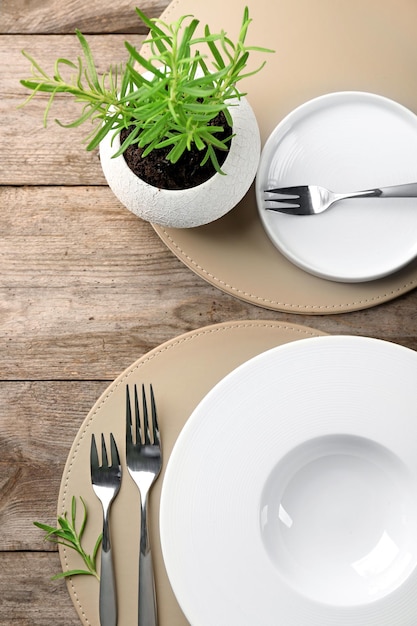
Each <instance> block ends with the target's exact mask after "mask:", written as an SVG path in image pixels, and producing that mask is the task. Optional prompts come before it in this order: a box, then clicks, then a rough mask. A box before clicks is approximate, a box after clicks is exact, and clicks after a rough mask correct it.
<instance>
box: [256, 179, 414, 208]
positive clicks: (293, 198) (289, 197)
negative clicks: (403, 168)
mask: <svg viewBox="0 0 417 626" xmlns="http://www.w3.org/2000/svg"><path fill="white" fill-rule="evenodd" d="M264 193H267V194H274V195H279V196H280V197H278V198H277V197H266V198H265V202H274V203H275V202H276V203H277V204H276V205H275V206H266V207H265V208H266V209H267V210H269V211H278V212H280V213H288V214H290V215H317V214H318V213H323V211H327V209H329V208H330V207H331V206H332V204H334V203H335V202H339V200H346V199H347V198H360V197H374V198H415V197H417V183H408V184H406V185H394V186H391V187H379V188H375V189H365V190H363V191H353V192H351V193H334V192H333V191H330V190H329V189H326V188H325V187H320V186H319V185H300V186H298V187H297V186H295V187H278V188H276V189H266V190H265V192H264Z"/></svg>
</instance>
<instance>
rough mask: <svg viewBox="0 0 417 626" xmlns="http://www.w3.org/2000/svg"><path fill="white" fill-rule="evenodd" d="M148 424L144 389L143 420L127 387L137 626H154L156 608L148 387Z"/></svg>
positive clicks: (154, 457) (155, 458)
mask: <svg viewBox="0 0 417 626" xmlns="http://www.w3.org/2000/svg"><path fill="white" fill-rule="evenodd" d="M150 403H151V417H152V420H151V423H150V422H149V419H148V406H147V401H146V394H145V387H144V385H142V420H143V425H142V424H141V416H140V410H139V400H138V391H137V387H136V385H135V387H134V412H135V418H134V422H133V421H132V409H131V404H130V394H129V386H128V385H127V386H126V464H127V468H128V470H129V474H130V475H131V477H132V478H133V480H134V482H135V483H136V486H137V487H138V489H139V495H140V503H141V524H140V551H139V606H138V625H139V626H157V624H158V617H157V606H156V593H155V579H154V573H153V564H152V552H151V546H150V541H149V530H148V510H147V509H148V494H149V491H150V489H151V487H152V485H153V484H154V482H155V480H156V479H157V477H158V475H159V473H160V471H161V467H162V452H161V439H160V434H159V427H158V421H157V415H156V405H155V398H154V393H153V389H152V385H150Z"/></svg>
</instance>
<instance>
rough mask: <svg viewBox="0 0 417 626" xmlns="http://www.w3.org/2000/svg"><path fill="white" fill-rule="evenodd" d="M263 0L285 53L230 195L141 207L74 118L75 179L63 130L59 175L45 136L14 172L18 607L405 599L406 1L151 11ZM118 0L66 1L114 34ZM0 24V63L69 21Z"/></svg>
mask: <svg viewBox="0 0 417 626" xmlns="http://www.w3.org/2000/svg"><path fill="white" fill-rule="evenodd" d="M246 5H248V7H249V11H250V17H251V29H252V31H251V35H250V40H251V41H249V44H251V42H252V40H253V42H254V45H255V43H256V44H260V45H262V46H264V47H265V49H268V51H270V50H272V49H273V50H274V52H273V53H272V54H270V55H268V58H267V60H266V64H265V66H264V67H263V68H262V72H259V73H255V74H254V75H252V76H250V81H251V83H250V85H249V79H248V95H247V98H248V102H249V103H250V105H251V107H252V109H253V111H254V113H255V115H256V119H257V122H258V125H259V131H260V140H261V149H260V153H259V165H258V169H257V172H256V176H255V179H254V181H253V184H252V186H251V187H250V189H249V191H248V192H247V194H246V195H245V196H244V198H243V199H242V200H241V201H239V202H238V203H237V205H236V206H235V207H234V208H233V209H232V210H231V211H230V212H228V213H227V214H225V215H223V216H222V217H220V218H219V219H216V220H214V221H213V222H211V223H208V224H204V225H201V226H197V227H191V228H175V227H174V228H171V227H166V226H163V225H158V224H156V223H153V222H152V220H151V221H150V222H147V221H142V220H141V219H140V218H138V217H137V216H135V215H132V214H131V213H130V212H129V211H126V208H125V207H123V206H121V205H120V204H119V203H118V201H117V199H116V198H114V196H112V195H111V193H110V190H109V189H108V187H107V184H106V181H105V179H104V177H103V175H102V173H101V172H100V169H99V162H98V154H97V153H96V154H95V155H94V154H93V155H92V156H89V157H85V156H80V157H79V159H78V157H77V156H75V155H76V152H75V150H74V151H73V149H72V146H70V145H69V141H68V140H63V139H62V136H61V135H60V134H58V135H57V136H56V137H57V138H56V139H54V133H52V139H51V140H48V141H49V142H50V145H53V142H54V141H56V142H57V143H56V144H55V145H57V144H58V143H60V142H61V141H64V142H65V141H67V144H66V145H67V147H68V146H69V152H68V156H67V157H66V158H67V161H68V162H70V161H71V160H73V162H74V168H75V171H77V172H78V174H77V176H78V178H77V177H76V176H75V177H74V178H73V179H71V178H70V180H71V182H65V178H62V176H63V174H62V171H59V170H60V167H59V163H60V161H59V159H60V158H61V156H56V155H54V154H53V152H54V151H53V150H52V151H51V154H52V156H51V157H48V159H49V158H50V159H55V158H57V159H58V160H57V161H52V162H51V163H52V165H50V166H49V169H50V170H51V172H53V171H54V170H55V171H56V172H57V174H52V178H51V179H50V182H49V183H45V182H43V181H44V180H45V179H44V165H43V164H42V159H39V164H38V165H37V166H35V177H34V178H33V179H31V178H30V177H31V176H33V174H28V173H27V171H26V169H25V167H26V165H25V161H24V160H23V161H22V162H23V165H22V166H21V169H20V170H19V168H17V167H15V173H14V174H13V176H14V178H13V177H12V174H11V173H7V172H6V170H4V172H3V180H2V187H1V190H2V191H3V193H4V196H3V197H4V198H5V199H6V200H8V202H7V212H6V217H4V218H3V219H4V220H5V221H4V226H5V230H4V232H5V236H4V241H3V243H2V245H3V251H1V250H0V252H1V254H2V258H3V259H4V263H5V271H4V273H3V278H2V281H3V286H2V289H3V294H4V307H5V317H4V320H3V321H2V322H1V327H2V329H3V330H2V331H0V334H1V336H2V337H3V346H4V348H5V349H4V350H3V353H4V356H3V374H2V380H1V381H0V389H3V392H2V393H3V400H4V401H3V406H4V408H3V411H4V414H3V418H2V425H1V426H0V436H1V440H0V442H1V443H0V445H1V450H2V455H3V459H4V460H3V461H2V462H1V467H2V468H3V472H4V473H3V477H4V478H2V481H0V484H1V489H2V493H3V494H4V498H3V502H4V506H3V510H2V511H0V522H1V523H2V526H3V528H4V538H3V545H2V554H3V555H5V559H4V563H5V566H4V570H3V574H1V575H0V595H1V596H2V597H3V598H4V602H3V608H2V607H1V606H0V623H1V624H3V623H4V624H5V625H6V624H10V625H13V626H23V625H24V624H34V625H38V624H39V625H40V624H42V626H47V625H48V624H53V623H60V622H61V621H62V622H63V623H64V622H65V623H66V624H71V626H72V625H74V626H75V625H76V624H78V623H82V624H86V625H89V626H117V625H118V626H131V625H132V624H138V625H139V626H158V624H159V626H165V625H168V624H169V625H170V626H188V625H190V626H197V625H198V626H213V624H216V626H222V625H224V626H226V624H227V625H228V626H230V625H234V624H236V626H237V625H238V624H239V626H249V625H251V624H254V623H256V624H259V625H261V626H272V624H278V623H280V624H281V623H282V624H284V625H285V626H310V625H317V626H319V625H320V626H327V625H328V626H336V625H337V626H343V625H344V624H346V625H348V624H352V623H354V624H358V625H359V626H373V625H374V624H375V625H376V624H378V626H391V625H393V624H395V626H414V624H415V622H416V619H417V604H416V600H415V598H416V589H417V534H416V532H415V527H416V522H417V463H416V462H415V458H416V455H415V442H414V436H413V433H414V428H415V412H416V406H415V405H416V402H415V380H416V378H417V356H416V352H415V350H416V349H417V317H416V313H415V299H416V295H415V290H414V287H415V286H416V280H417V260H416V257H417V239H416V235H415V233H416V232H417V228H416V227H417V224H415V221H416V220H417V212H416V203H417V78H416V76H417V74H415V67H417V46H415V42H414V33H413V28H412V23H413V18H415V17H417V12H416V10H415V9H414V8H413V7H410V6H409V5H408V3H406V2H400V4H398V3H397V4H396V5H395V7H394V6H393V5H392V3H391V2H389V1H388V0H387V1H386V2H382V3H378V4H377V3H373V2H372V3H367V4H366V5H364V4H363V3H361V2H359V0H354V1H353V2H349V3H347V2H346V3H342V4H340V5H338V6H336V5H335V4H334V3H331V2H330V0H320V1H319V0H317V1H316V2H314V3H311V2H307V0H297V1H296V2H294V3H292V2H283V3H280V4H279V5H277V6H272V5H271V4H270V3H269V2H267V0H261V1H260V2H257V3H253V4H251V3H248V2H241V0H233V1H232V2H230V3H229V4H228V5H227V6H223V4H220V3H219V2H218V0H214V1H213V2H212V3H205V2H203V0H175V1H174V2H171V3H169V4H168V3H159V4H158V3H153V2H151V1H149V2H148V3H145V4H144V5H143V6H142V5H140V8H141V10H143V11H144V13H147V14H152V15H153V16H155V17H159V16H161V18H162V19H164V20H165V21H171V22H174V21H175V20H176V19H179V18H180V16H182V15H188V14H191V15H194V16H196V17H197V18H198V19H199V20H201V21H202V23H203V24H205V23H208V22H210V23H211V24H213V27H215V28H219V29H220V28H223V29H225V30H226V31H229V30H230V31H231V34H232V35H234V34H235V33H234V32H233V30H234V29H235V22H236V15H238V16H240V15H241V13H242V10H243V9H244V7H245V6H246ZM101 11H102V12H103V15H106V12H108V20H109V21H108V25H107V26H106V21H105V20H104V21H100V19H99V20H98V22H97V23H96V24H95V26H94V27H93V28H91V26H90V27H89V26H88V24H89V22H88V8H84V7H81V6H80V7H79V8H77V10H76V15H74V16H71V20H70V22H69V23H70V25H72V21H75V20H76V19H77V18H78V19H79V18H80V17H84V18H85V19H86V21H85V26H84V31H85V32H89V30H90V28H91V32H92V33H93V35H92V49H94V46H95V45H97V46H98V49H99V50H100V51H101V54H103V55H105V54H106V46H107V45H110V47H111V51H112V52H113V49H117V46H119V45H120V44H121V42H122V41H123V38H124V35H123V34H122V33H130V32H131V31H130V28H131V27H130V21H129V18H128V16H127V13H125V12H124V9H122V7H120V15H119V17H118V18H117V17H115V16H114V15H112V11H111V9H110V7H102V8H101ZM29 13H30V9H29ZM58 14H59V15H60V19H61V20H64V15H65V11H63V12H62V13H61V14H60V13H59V11H58ZM42 15H43V18H44V19H45V20H46V14H44V13H43V14H42ZM118 19H119V22H118ZM3 20H4V21H3V32H4V35H3V36H2V42H3V44H2V45H3V46H4V47H3V51H4V52H3V54H4V58H5V59H7V58H8V55H9V54H15V53H14V52H12V53H10V51H9V50H8V45H9V42H11V41H12V39H13V38H15V39H16V46H17V45H18V44H19V45H20V44H21V43H22V44H24V45H25V46H26V44H27V47H28V48H29V41H32V44H33V42H35V43H36V46H37V47H38V52H39V51H40V52H39V54H41V56H42V55H44V57H45V58H47V56H48V54H49V52H48V50H49V49H48V46H49V43H50V42H52V41H54V42H55V41H56V42H57V43H59V45H64V44H65V45H66V44H67V43H68V42H69V36H68V35H67V31H69V32H71V27H70V26H67V25H66V23H65V24H64V22H63V24H64V26H63V27H62V28H63V30H62V32H61V34H60V31H59V28H58V30H56V29H57V27H56V26H55V27H51V30H50V31H49V32H48V26H47V23H48V22H47V21H45V22H44V23H43V25H42V23H39V24H38V25H36V26H35V33H31V31H30V25H29V22H27V23H25V18H24V17H23V13H22V15H20V16H19V14H18V13H16V11H15V8H14V7H13V6H12V3H9V2H8V1H7V2H6V11H5V13H4V18H3ZM81 25H82V24H81ZM76 27H77V28H78V26H77V25H76ZM132 28H133V27H132ZM45 29H46V30H45ZM133 32H134V33H135V31H133ZM22 33H23V34H22ZM277 33H279V36H278V35H277ZM134 36H135V37H136V38H137V43H138V45H140V44H141V43H143V41H144V40H145V38H146V29H145V30H144V31H143V32H139V34H136V33H135V34H134ZM111 37H114V41H113V40H112V39H111ZM60 39H62V41H61V42H60V41H59V40H60ZM26 40H27V41H26ZM35 40H36V41H35ZM109 42H110V43H109ZM47 44H48V45H47ZM36 46H35V48H36ZM42 46H43V47H42ZM16 50H17V48H16ZM16 58H17V53H16ZM103 59H105V60H101V59H100V62H102V63H103V65H105V64H106V63H107V62H108V59H107V58H105V57H103ZM4 65H5V64H4ZM19 67H20V66H19ZM249 69H251V66H249ZM3 71H4V72H5V76H6V74H7V76H6V82H7V81H9V82H7V85H11V84H12V74H13V72H12V71H11V70H10V69H7V68H6V67H4V70H3ZM8 89H10V88H8ZM16 89H17V88H16ZM8 93H9V92H8ZM18 95H19V97H21V95H22V91H19V92H18ZM8 97H9V100H10V102H11V101H12V100H13V101H15V100H16V99H17V98H16V96H15V95H14V94H13V95H12V96H10V95H9V96H8ZM33 102H34V101H33ZM26 106H27V105H26ZM29 106H30V107H33V112H32V111H31V109H30V108H29V112H28V117H29V119H30V120H31V122H32V124H34V119H35V117H36V115H39V110H40V109H41V108H42V106H45V99H44V100H43V102H42V101H41V103H40V104H39V105H38V104H36V103H33V104H32V101H31V102H30V103H29ZM65 106H66V105H65V104H64V100H62V101H59V102H58V107H62V110H63V111H65V110H66V109H65ZM61 130H62V129H61V128H60V127H59V126H58V128H57V131H56V132H57V133H60V132H61ZM8 132H9V141H13V139H11V138H10V137H11V134H10V130H9V131H8ZM48 132H50V131H49V130H48ZM54 132H55V131H54ZM67 132H68V131H67ZM27 135H28V137H30V132H27ZM27 141H28V139H27ZM34 152H35V153H36V148H34ZM13 158H14V157H13ZM85 159H88V160H85ZM9 160H10V162H12V157H10V159H9ZM54 163H55V164H54ZM86 164H89V166H88V167H86ZM19 167H20V166H19ZM36 167H38V169H36ZM12 169H13V168H11V170H10V172H11V171H12ZM58 171H59V174H58ZM16 172H17V173H16ZM54 176H56V178H54ZM71 176H72V175H71V174H70V177H71ZM83 177H85V178H83ZM30 181H32V182H30ZM19 194H20V195H19ZM39 199H40V200H41V201H40V202H39ZM5 206H6V205H5ZM18 207H20V214H19V215H20V216H21V219H20V220H16V221H15V222H13V221H12V220H11V218H10V217H7V215H8V214H9V213H10V211H12V210H13V209H16V210H19V209H18ZM103 209H104V210H103ZM25 210H26V211H27V217H26V219H27V222H25ZM97 235H99V236H97ZM22 242H23V244H24V245H23V246H22ZM27 246H29V247H27ZM80 254H81V256H80ZM19 255H22V256H21V258H19ZM24 265H25V267H26V268H27V275H24V272H23V266H24ZM31 282H32V284H31ZM19 346H20V347H19ZM16 393H17V399H16ZM57 427H58V429H59V430H58V431H57ZM16 432H19V436H20V441H19V442H18V443H17V444H16V443H15V440H16ZM58 433H59V435H58ZM32 472H33V473H32ZM57 524H58V526H57ZM68 524H69V526H68ZM68 528H69V530H68ZM18 531H20V532H18ZM40 531H43V535H44V536H42V533H41V532H40ZM72 532H73V533H74V535H75V537H76V539H77V541H78V539H79V543H77V546H76V549H75V550H74V549H71V548H72V547H73V545H72V544H73V542H72V540H71V539H68V537H70V536H73V535H71V533H72ZM45 533H46V536H45ZM18 534H19V536H20V537H21V538H20V539H16V537H17V536H18ZM57 539H58V541H56V540H57ZM82 554H83V555H84V556H82ZM80 555H81V556H80ZM23 559H25V560H23ZM83 560H84V564H83ZM85 567H87V570H88V571H85ZM17 571H18V572H19V573H18V574H17V573H16V572H17ZM35 571H36V575H35ZM91 574H92V575H91ZM53 575H55V578H53V580H51V578H52V577H53ZM15 580H18V581H20V586H21V590H22V591H21V592H17V591H16V586H15V583H14V581H15ZM23 596H24V598H23V599H22V597H23ZM31 598H34V600H33V602H32V601H31ZM55 598H56V599H55Z"/></svg>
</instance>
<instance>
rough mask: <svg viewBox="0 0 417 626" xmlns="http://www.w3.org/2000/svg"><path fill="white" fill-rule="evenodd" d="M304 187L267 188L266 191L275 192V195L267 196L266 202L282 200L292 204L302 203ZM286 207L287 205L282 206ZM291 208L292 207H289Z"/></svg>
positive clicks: (284, 202)
mask: <svg viewBox="0 0 417 626" xmlns="http://www.w3.org/2000/svg"><path fill="white" fill-rule="evenodd" d="M302 192H303V188H302V187H279V188H278V189H265V191H264V193H273V194H275V196H274V197H266V198H265V202H282V203H283V204H289V205H291V207H292V206H299V205H300V198H301V194H302ZM282 208H284V209H285V207H282ZM288 208H290V207H288Z"/></svg>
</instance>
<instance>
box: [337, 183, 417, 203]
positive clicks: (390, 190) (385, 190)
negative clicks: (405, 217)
mask: <svg viewBox="0 0 417 626" xmlns="http://www.w3.org/2000/svg"><path fill="white" fill-rule="evenodd" d="M335 195H336V196H338V199H340V200H341V199H342V198H358V197H360V196H362V197H365V196H369V197H377V198H416V197H417V183H406V184H405V185H391V186H390V187H376V188H375V189H365V190H364V191H356V192H352V193H347V194H335Z"/></svg>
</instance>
